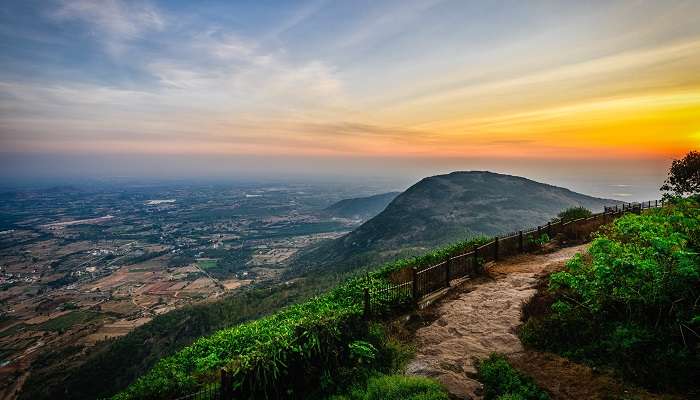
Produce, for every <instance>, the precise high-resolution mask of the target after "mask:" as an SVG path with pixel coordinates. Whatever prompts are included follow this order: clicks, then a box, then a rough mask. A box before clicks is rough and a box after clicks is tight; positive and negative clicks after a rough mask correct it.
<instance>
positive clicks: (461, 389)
mask: <svg viewBox="0 0 700 400" xmlns="http://www.w3.org/2000/svg"><path fill="white" fill-rule="evenodd" d="M586 248H587V245H580V246H575V247H568V248H563V249H559V250H556V251H553V252H551V253H548V254H540V255H532V254H527V255H520V256H517V257H512V258H509V259H507V260H504V261H501V262H498V263H491V264H489V265H487V271H488V274H487V276H485V277H480V278H477V279H474V280H472V281H468V282H465V283H464V284H463V285H462V286H461V287H459V288H456V289H453V291H452V292H451V293H450V294H449V295H448V296H446V297H445V298H443V299H442V300H440V301H439V302H438V303H436V304H434V305H433V306H430V307H428V308H426V309H425V310H423V311H422V312H421V313H420V315H419V319H420V320H421V321H422V323H420V324H419V325H420V326H418V327H415V332H414V338H413V340H414V343H415V344H416V356H415V358H414V359H413V360H412V361H411V362H410V363H409V365H408V367H407V373H408V374H413V375H423V376H428V377H432V378H434V379H437V380H438V381H440V382H441V383H442V384H443V385H444V386H445V387H446V388H447V389H448V391H449V392H450V394H451V396H452V397H453V398H456V399H481V398H482V396H481V392H482V385H481V383H479V382H478V381H477V380H476V379H475V378H476V368H475V362H476V360H478V359H482V358H486V357H488V355H489V354H491V353H493V352H497V353H502V354H505V355H507V356H508V358H509V359H510V360H511V363H512V364H513V365H514V366H516V367H517V368H518V369H520V370H522V371H523V372H525V373H526V374H528V375H530V376H532V377H533V379H535V381H536V383H537V384H538V385H540V386H541V387H543V388H544V389H545V390H547V391H548V392H550V394H551V395H552V398H553V399H609V398H616V397H615V396H613V397H610V395H611V394H613V395H614V394H619V395H621V396H624V397H627V396H629V395H634V398H641V399H651V398H657V397H654V396H650V395H648V394H646V393H645V392H638V391H635V392H634V393H629V391H628V390H627V389H626V388H625V387H624V386H623V385H621V384H620V383H618V382H617V381H615V380H614V379H613V378H611V377H609V376H607V375H605V374H600V373H595V372H593V371H592V370H591V369H590V368H588V367H585V366H583V365H580V364H576V363H573V362H570V361H568V360H566V359H564V358H561V357H558V356H556V355H552V354H545V353H539V352H533V351H526V350H525V349H524V348H523V346H522V344H521V343H520V340H519V339H518V336H517V334H516V329H517V327H518V326H519V325H520V324H521V314H522V305H523V304H524V303H526V302H527V301H529V300H530V299H531V298H532V297H533V296H534V295H535V293H536V292H537V285H538V283H539V281H540V279H541V278H542V277H543V276H544V275H545V274H548V273H550V272H552V271H556V270H558V269H561V268H562V267H563V265H564V263H565V262H566V261H567V260H568V259H570V258H571V257H572V256H573V255H575V254H577V253H581V252H584V251H585V250H586Z"/></svg>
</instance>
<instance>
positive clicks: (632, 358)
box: [521, 199, 700, 388]
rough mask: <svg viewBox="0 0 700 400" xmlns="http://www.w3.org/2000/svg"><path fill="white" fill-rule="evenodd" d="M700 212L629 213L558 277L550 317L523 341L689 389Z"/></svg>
mask: <svg viewBox="0 0 700 400" xmlns="http://www.w3.org/2000/svg"><path fill="white" fill-rule="evenodd" d="M699 249H700V207H699V205H698V202H697V200H694V199H676V200H675V201H674V204H673V205H671V206H667V207H664V208H663V209H655V210H649V211H646V212H645V213H643V214H642V215H635V214H628V215H625V216H624V217H622V218H620V219H618V220H616V221H615V222H614V223H613V224H612V225H611V226H610V227H609V228H608V229H607V230H606V231H605V232H604V233H603V234H600V235H599V236H598V237H597V238H596V239H595V240H594V241H593V242H592V244H591V247H590V249H589V255H588V256H586V257H583V256H576V257H574V258H573V259H571V260H570V261H569V262H568V264H567V267H566V269H565V270H564V271H562V272H559V273H555V274H552V276H551V278H550V289H551V290H552V291H553V292H554V295H555V297H556V299H557V300H556V301H555V302H554V304H553V305H552V307H551V314H549V315H547V316H545V317H544V318H535V319H531V320H530V321H528V322H527V324H526V325H525V326H524V328H523V330H522V332H521V338H522V339H523V341H524V342H526V343H528V344H530V345H534V346H536V347H539V348H542V349H546V350H550V351H555V352H559V353H561V354H564V355H565V356H568V357H572V358H575V359H579V360H584V361H588V362H591V363H596V364H604V365H608V366H611V367H613V368H616V369H617V370H619V371H620V372H621V373H622V374H623V375H624V376H626V377H627V378H629V379H632V380H634V381H636V382H638V383H640V384H644V385H646V386H648V387H652V388H658V387H679V386H683V385H691V384H692V383H693V382H694V381H695V380H696V379H697V378H698V375H697V374H698V373H697V371H699V370H700V357H699V352H698V350H699V346H700V344H699V343H700V341H699V340H698V339H700V338H699V337H698V336H697V332H700V324H699V322H700V320H699V318H698V315H699V314H700V301H699V300H698V299H699V297H698V296H699V295H700V257H699V256H698V250H699Z"/></svg>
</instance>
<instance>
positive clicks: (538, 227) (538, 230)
mask: <svg viewBox="0 0 700 400" xmlns="http://www.w3.org/2000/svg"><path fill="white" fill-rule="evenodd" d="M540 236H542V227H541V226H539V225H537V239H538V240H539V238H540Z"/></svg>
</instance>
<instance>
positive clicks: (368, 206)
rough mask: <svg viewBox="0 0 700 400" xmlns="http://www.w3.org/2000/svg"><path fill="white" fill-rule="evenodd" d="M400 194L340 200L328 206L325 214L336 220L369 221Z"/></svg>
mask: <svg viewBox="0 0 700 400" xmlns="http://www.w3.org/2000/svg"><path fill="white" fill-rule="evenodd" d="M400 193H401V192H389V193H382V194H375V195H373V196H367V197H357V198H353V199H345V200H340V201H339V202H337V203H333V204H331V205H330V206H328V207H327V208H326V209H325V210H324V213H325V214H328V215H330V216H333V217H336V218H350V219H360V220H367V219H369V218H372V217H374V216H375V215H377V214H379V213H380V212H382V210H384V209H385V208H386V206H387V205H389V203H391V201H392V200H394V199H395V198H396V196H398V195H399V194H400Z"/></svg>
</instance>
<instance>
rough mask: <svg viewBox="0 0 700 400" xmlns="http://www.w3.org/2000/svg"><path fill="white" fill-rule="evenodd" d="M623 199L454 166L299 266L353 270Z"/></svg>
mask: <svg viewBox="0 0 700 400" xmlns="http://www.w3.org/2000/svg"><path fill="white" fill-rule="evenodd" d="M616 203H619V202H618V201H616V200H611V199H600V198H596V197H593V196H588V195H584V194H581V193H577V192H574V191H572V190H570V189H567V188H562V187H558V186H554V185H550V184H546V183H541V182H537V181H534V180H531V179H528V178H524V177H520V176H514V175H507V174H499V173H494V172H490V171H454V172H451V173H448V174H443V175H435V176H431V177H426V178H423V179H421V180H420V181H418V182H417V183H415V184H414V185H412V186H411V187H409V188H408V189H407V190H406V191H404V192H403V193H401V194H400V195H398V196H397V197H396V198H395V199H394V200H392V201H391V202H390V203H389V205H387V207H386V208H385V209H384V210H383V211H382V212H381V213H379V214H378V215H376V216H375V217H373V218H371V219H369V220H367V221H366V222H365V223H363V224H362V225H360V226H359V227H357V228H356V229H355V230H353V231H352V232H350V233H348V234H346V235H344V236H342V237H340V238H338V239H334V240H332V241H328V242H324V243H322V244H320V245H318V246H317V247H315V248H311V249H308V250H307V251H304V252H302V253H301V254H300V255H299V256H298V257H297V258H296V259H295V260H294V261H293V262H292V266H293V268H294V269H297V270H298V269H302V270H303V269H313V268H318V267H332V268H336V269H339V270H347V269H350V268H353V267H358V266H364V265H367V264H372V263H379V262H383V261H388V260H390V259H393V258H397V257H404V256H407V255H409V256H410V255H418V254H421V253H422V252H424V251H426V250H427V249H429V248H431V247H436V246H441V245H444V244H447V243H450V242H453V241H457V240H462V239H465V238H469V237H474V236H480V235H487V236H494V235H498V234H503V233H506V232H512V231H516V230H519V229H524V228H529V227H532V226H536V225H543V224H545V223H546V222H547V221H549V220H551V219H552V218H554V217H555V216H556V215H557V214H558V213H559V212H560V211H562V210H563V209H566V208H569V207H575V206H582V207H586V208H589V209H591V210H592V211H598V210H602V208H603V206H605V205H614V204H616Z"/></svg>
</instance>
